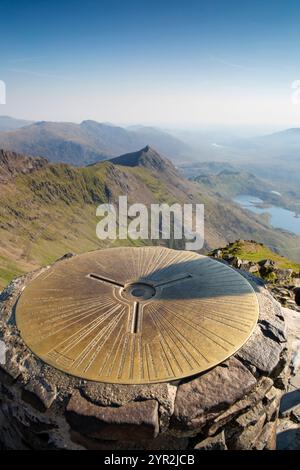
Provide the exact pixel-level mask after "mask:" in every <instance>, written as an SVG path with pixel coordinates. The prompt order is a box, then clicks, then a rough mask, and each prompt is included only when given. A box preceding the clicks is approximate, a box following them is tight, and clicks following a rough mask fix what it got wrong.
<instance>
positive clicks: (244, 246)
mask: <svg viewBox="0 0 300 470" xmlns="http://www.w3.org/2000/svg"><path fill="white" fill-rule="evenodd" d="M222 252H223V255H225V254H229V255H234V256H237V257H238V258H240V259H243V260H248V261H254V262H255V263H257V262H259V261H262V260H266V259H270V260H273V261H275V262H276V265H277V266H278V267H279V268H282V269H289V268H290V269H293V270H294V271H295V272H300V263H295V262H294V261H291V260H289V259H288V258H285V257H284V256H280V255H278V254H277V253H275V252H274V251H272V250H270V248H268V247H267V246H265V245H263V244H260V243H254V242H252V241H245V240H238V241H236V242H234V243H232V244H230V245H228V246H226V247H225V248H223V249H222Z"/></svg>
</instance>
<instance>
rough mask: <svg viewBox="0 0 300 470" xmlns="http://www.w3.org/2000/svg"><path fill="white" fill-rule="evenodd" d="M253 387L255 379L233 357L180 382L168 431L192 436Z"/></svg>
mask: <svg viewBox="0 0 300 470" xmlns="http://www.w3.org/2000/svg"><path fill="white" fill-rule="evenodd" d="M255 385H256V379H255V377H254V376H253V375H252V374H251V373H250V372H249V370H248V369H247V368H246V367H245V366H244V365H243V364H242V363H241V362H240V361H238V360H237V359H236V358H234V357H232V358H230V359H229V360H228V361H226V362H225V363H223V364H222V365H219V366H217V367H215V368H214V369H212V370H210V371H208V372H206V373H204V374H202V375H201V376H199V377H197V378H195V379H193V380H190V381H188V382H185V383H182V384H180V385H179V387H178V391H177V396H176V400H175V409H174V415H173V417H172V420H171V423H172V430H173V431H174V432H176V431H177V432H180V434H181V435H195V434H196V433H197V432H199V431H200V430H201V429H202V428H203V426H204V425H205V424H206V423H207V422H208V421H210V420H212V419H213V418H214V417H216V416H217V415H218V414H220V413H221V412H222V411H224V410H225V409H226V408H228V407H229V406H230V405H232V404H233V403H235V402H236V401H238V400H239V399H241V398H242V397H243V396H244V395H246V394H247V393H249V392H250V390H252V389H253V388H254V387H255Z"/></svg>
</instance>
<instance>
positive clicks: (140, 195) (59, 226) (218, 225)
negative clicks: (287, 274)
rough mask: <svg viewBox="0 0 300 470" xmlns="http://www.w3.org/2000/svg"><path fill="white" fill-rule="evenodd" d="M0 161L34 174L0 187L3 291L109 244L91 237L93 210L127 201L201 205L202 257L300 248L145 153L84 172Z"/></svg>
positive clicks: (11, 157) (14, 159) (16, 174)
mask: <svg viewBox="0 0 300 470" xmlns="http://www.w3.org/2000/svg"><path fill="white" fill-rule="evenodd" d="M5 155H6V159H7V160H10V163H9V162H6V167H8V166H9V167H10V168H15V167H17V166H18V165H17V163H16V162H18V161H21V160H20V159H22V158H24V167H23V168H24V169H26V167H28V165H29V167H30V166H31V167H32V166H33V167H34V168H31V170H30V171H20V170H19V169H18V171H15V172H13V173H12V176H11V177H10V178H7V179H6V181H5V183H4V184H1V185H0V240H1V245H0V285H2V286H3V285H4V284H5V283H7V282H8V281H9V280H10V279H11V278H12V277H13V276H14V275H16V274H19V273H20V272H24V271H27V270H29V269H33V268H34V267H37V266H40V265H41V264H46V263H49V262H51V261H53V260H54V259H56V258H58V257H60V256H62V255H63V254H64V253H66V252H68V251H73V252H76V253H80V252H84V251H88V250H92V249H97V248H99V247H103V246H106V245H107V244H109V243H111V242H109V241H106V242H104V241H100V240H99V239H98V238H97V237H96V231H95V230H96V224H97V222H98V221H99V219H97V217H96V207H97V206H98V205H99V204H100V203H102V202H107V201H110V202H115V203H117V201H118V196H119V195H127V196H128V200H129V203H136V202H139V203H144V204H146V205H150V204H151V203H157V202H160V203H161V202H167V203H169V204H172V203H174V202H179V203H182V204H183V203H192V202H193V203H203V204H204V205H205V247H204V250H203V251H205V252H206V251H208V250H209V249H213V248H215V247H218V246H221V245H224V244H226V243H227V242H228V241H233V240H236V239H237V238H253V239H257V240H258V241H263V242H265V243H267V244H268V245H270V246H273V245H275V246H276V248H277V249H278V251H280V252H281V253H282V254H288V252H289V251H290V250H293V253H294V254H295V253H296V250H297V249H298V250H299V247H300V243H299V241H300V238H299V237H296V236H293V235H291V234H288V233H285V232H283V231H281V230H273V229H272V228H271V227H270V226H269V225H268V224H267V223H263V222H262V221H261V220H260V219H259V218H257V217H256V216H255V215H253V216H251V215H249V214H248V213H247V212H244V211H243V210H242V209H241V208H239V207H237V206H235V205H234V204H231V203H230V202H228V201H224V198H222V197H218V196H216V195H214V194H212V193H210V192H209V191H208V190H207V189H206V188H202V187H201V186H199V185H198V184H194V183H192V182H190V181H188V180H186V179H184V178H183V177H182V176H181V175H180V174H179V173H177V171H176V169H175V167H174V166H173V164H172V163H171V162H170V161H168V160H167V159H165V158H163V157H161V156H160V155H159V154H158V153H157V152H156V151H155V150H153V149H151V147H149V146H147V147H146V148H143V149H142V150H141V151H139V152H135V153H133V154H132V155H126V157H124V156H121V157H120V158H119V159H115V160H114V162H108V161H106V162H100V163H97V164H94V165H90V166H87V167H84V168H76V167H72V166H69V165H66V164H52V163H47V162H45V161H44V160H40V159H38V160H37V161H36V162H37V163H36V164H33V163H32V162H33V161H35V159H33V160H32V159H29V160H28V157H22V156H15V155H13V154H8V153H6V154H5ZM125 163H126V165H125ZM127 165H129V166H127ZM114 243H115V244H120V242H118V241H116V242H114ZM121 243H124V244H125V242H121ZM128 243H129V244H130V243H134V244H136V243H145V242H144V241H135V242H133V241H130V240H128V241H126V244H128ZM299 256H300V253H299Z"/></svg>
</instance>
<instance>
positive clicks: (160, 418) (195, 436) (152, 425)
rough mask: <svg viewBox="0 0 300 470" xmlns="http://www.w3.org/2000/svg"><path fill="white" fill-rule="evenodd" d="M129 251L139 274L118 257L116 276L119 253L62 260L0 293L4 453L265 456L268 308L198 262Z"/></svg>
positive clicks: (216, 266)
mask: <svg viewBox="0 0 300 470" xmlns="http://www.w3.org/2000/svg"><path fill="white" fill-rule="evenodd" d="M128 250H137V251H136V253H138V254H137V255H133V252H131V254H130V252H129V251H128V252H127V257H125V259H127V260H130V259H133V258H134V259H135V260H136V259H138V260H139V262H138V264H135V263H133V264H132V262H131V264H130V262H129V261H122V259H121V258H122V257H121V255H120V253H121V252H119V262H118V265H117V268H116V267H115V263H112V262H111V261H110V260H111V259H112V255H114V256H115V254H117V252H118V249H111V250H103V251H102V252H95V253H93V254H87V255H83V256H84V258H82V257H81V256H78V257H77V256H75V257H73V256H66V257H64V259H62V260H59V261H57V262H56V263H54V265H53V266H51V267H47V268H42V269H41V270H38V271H35V272H33V273H30V274H28V275H26V276H23V277H21V278H19V279H16V280H14V281H13V282H12V283H11V284H10V285H9V286H8V287H7V288H6V289H5V290H4V291H3V292H2V293H1V297H0V301H1V316H0V335H1V336H0V340H1V341H2V346H3V345H4V346H5V350H6V352H5V355H4V356H5V357H4V360H2V361H1V362H3V364H0V384H1V389H0V443H1V445H2V446H3V448H6V449H27V448H29V449H32V448H33V449H48V448H50V449H51V448H52V449H66V448H67V449H82V448H83V449H104V450H114V449H149V450H150V449H151V450H155V449H157V450H162V449H199V450H201V449H224V450H225V449H274V448H275V446H276V427H277V417H278V410H279V402H280V398H281V395H282V393H283V391H284V389H285V386H286V378H287V365H286V362H287V361H286V359H287V349H286V344H287V343H286V334H285V323H284V318H283V315H282V310H281V307H280V305H279V303H277V302H276V301H275V300H274V299H273V297H272V296H271V295H270V293H269V292H268V291H267V290H266V289H265V288H264V286H263V284H262V282H261V281H260V280H258V279H257V278H254V277H253V276H251V275H250V274H248V273H243V274H239V273H237V272H236V270H235V269H234V268H232V267H228V266H225V265H222V264H220V263H219V262H217V261H213V260H210V259H208V258H206V257H202V256H199V255H197V254H195V253H188V252H175V251H173V250H167V249H165V248H158V250H160V254H159V256H157V257H156V254H155V250H156V249H155V248H148V249H138V248H135V249H128ZM142 250H146V251H144V253H146V254H147V255H148V254H149V256H150V253H151V259H152V262H150V260H149V258H148V260H147V261H145V262H144V263H143V259H144V256H141V255H142ZM148 250H150V251H148ZM157 254H158V252H157ZM180 258H181V259H180ZM80 259H84V263H83V265H84V269H83V268H82V266H81V267H80V264H81V263H80ZM95 262H97V263H98V267H97V269H95ZM126 262H127V268H128V263H129V265H130V269H129V268H128V269H127V270H126V269H125V268H124V265H125V264H126ZM178 264H179V267H178ZM133 265H134V266H138V269H137V268H135V271H134V270H132V269H133V267H132V266H133ZM200 266H201V269H200ZM79 267H80V268H79ZM110 269H114V270H115V271H114V272H111V271H110ZM210 271H211V272H210ZM66 274H67V275H66ZM82 279H83V281H82ZM82 282H83V284H84V289H82V288H81V287H80V286H81V285H82ZM76 283H77V284H76ZM182 283H186V284H185V285H184V288H183V285H182ZM75 284H76V286H75V289H74V285H75ZM54 291H56V294H55V295H53V292H54ZM71 291H72V292H71ZM62 292H64V295H61V293H62ZM60 296H61V297H60ZM54 298H55V299H56V303H54V302H53V299H54ZM91 298H92V299H93V300H92V301H91V302H90V303H89V299H91ZM105 299H106V300H105ZM112 299H113V302H114V303H113V304H112ZM83 300H84V302H87V304H85V306H84V309H82V307H81V306H80V305H81V304H80V302H82V301H83ZM105 301H106V302H107V305H105V307H104V304H105ZM84 302H83V303H84ZM174 305H175V307H174ZM107 312H111V313H110V315H108V313H107ZM87 318H88V320H87ZM100 320H102V321H100ZM64 326H67V328H64ZM111 332H112V334H111ZM110 334H111V339H110V340H109V341H108V344H107V347H106V346H105V344H106V343H105V340H106V339H107V338H110ZM118 335H119V337H118ZM112 338H113V340H112ZM118 338H119V339H118ZM4 346H3V348H4ZM141 363H143V364H144V366H143V367H141Z"/></svg>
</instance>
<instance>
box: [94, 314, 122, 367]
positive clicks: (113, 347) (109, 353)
mask: <svg viewBox="0 0 300 470" xmlns="http://www.w3.org/2000/svg"><path fill="white" fill-rule="evenodd" d="M124 310H125V309H124ZM121 333H122V329H121V328H120V329H119V331H118V334H117V336H116V338H115V340H114V342H113V345H112V347H111V348H110V351H109V352H108V353H107V354H106V358H105V361H104V362H103V364H102V366H101V368H100V369H99V375H101V374H102V372H103V371H104V369H105V367H106V364H107V363H109V362H110V363H111V361H110V359H111V357H112V354H113V351H114V349H115V347H116V344H118V342H119V340H120V336H121Z"/></svg>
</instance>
